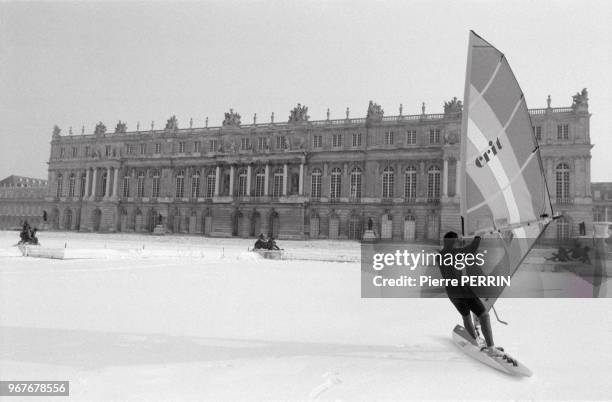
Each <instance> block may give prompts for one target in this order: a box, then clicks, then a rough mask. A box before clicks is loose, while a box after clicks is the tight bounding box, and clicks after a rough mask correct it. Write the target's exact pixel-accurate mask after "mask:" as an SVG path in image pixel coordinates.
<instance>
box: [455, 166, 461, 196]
mask: <svg viewBox="0 0 612 402" xmlns="http://www.w3.org/2000/svg"><path fill="white" fill-rule="evenodd" d="M460 195H461V161H460V160H459V159H457V163H456V164H455V197H459V196H460Z"/></svg>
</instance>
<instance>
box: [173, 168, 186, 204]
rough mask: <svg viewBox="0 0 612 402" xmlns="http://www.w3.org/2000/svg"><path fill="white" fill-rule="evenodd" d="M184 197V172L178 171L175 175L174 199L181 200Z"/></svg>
mask: <svg viewBox="0 0 612 402" xmlns="http://www.w3.org/2000/svg"><path fill="white" fill-rule="evenodd" d="M184 196H185V171H184V170H183V169H180V170H179V171H178V173H177V174H176V194H175V197H176V198H183V197H184Z"/></svg>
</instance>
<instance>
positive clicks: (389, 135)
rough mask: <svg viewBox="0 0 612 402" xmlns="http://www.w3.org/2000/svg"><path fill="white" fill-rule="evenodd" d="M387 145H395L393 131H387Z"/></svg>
mask: <svg viewBox="0 0 612 402" xmlns="http://www.w3.org/2000/svg"><path fill="white" fill-rule="evenodd" d="M385 145H393V131H386V132H385Z"/></svg>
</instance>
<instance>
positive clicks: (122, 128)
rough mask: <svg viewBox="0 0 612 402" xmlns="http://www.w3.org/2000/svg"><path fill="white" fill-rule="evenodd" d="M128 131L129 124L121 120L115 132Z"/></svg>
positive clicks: (122, 132)
mask: <svg viewBox="0 0 612 402" xmlns="http://www.w3.org/2000/svg"><path fill="white" fill-rule="evenodd" d="M126 131H127V124H126V123H125V122H122V121H121V120H119V122H118V123H117V125H116V126H115V134H124V133H125V132H126Z"/></svg>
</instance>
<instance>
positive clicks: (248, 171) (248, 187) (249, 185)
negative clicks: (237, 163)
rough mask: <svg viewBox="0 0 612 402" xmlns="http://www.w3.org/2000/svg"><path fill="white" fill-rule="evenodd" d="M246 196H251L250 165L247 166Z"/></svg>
mask: <svg viewBox="0 0 612 402" xmlns="http://www.w3.org/2000/svg"><path fill="white" fill-rule="evenodd" d="M246 195H247V196H250V195H251V165H248V166H247V182H246Z"/></svg>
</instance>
